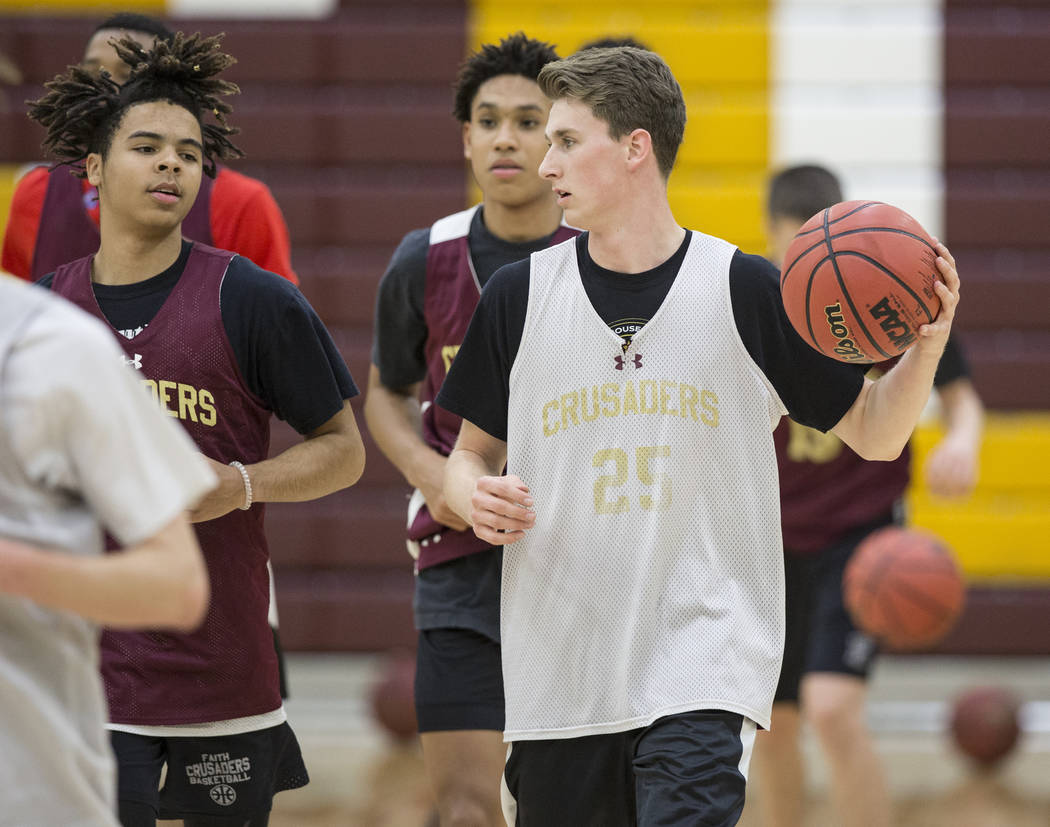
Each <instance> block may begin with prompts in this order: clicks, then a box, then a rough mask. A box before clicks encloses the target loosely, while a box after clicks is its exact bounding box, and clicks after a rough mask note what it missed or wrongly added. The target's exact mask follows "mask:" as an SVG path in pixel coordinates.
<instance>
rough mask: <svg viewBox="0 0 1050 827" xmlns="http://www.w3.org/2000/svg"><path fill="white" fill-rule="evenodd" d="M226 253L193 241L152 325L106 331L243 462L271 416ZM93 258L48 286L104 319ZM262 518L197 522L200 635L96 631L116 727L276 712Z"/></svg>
mask: <svg viewBox="0 0 1050 827" xmlns="http://www.w3.org/2000/svg"><path fill="white" fill-rule="evenodd" d="M233 257H234V254H233V253H229V252H226V251H223V250H216V249H214V248H212V247H208V246H205V245H203V244H194V245H193V249H192V252H191V253H190V256H189V260H188V261H187V264H186V268H185V270H184V272H183V274H182V276H181V278H180V279H179V281H178V283H177V284H176V286H175V288H174V289H173V290H172V292H171V294H170V295H169V296H168V298H167V300H166V301H165V302H164V304H163V306H162V307H161V309H160V311H159V312H158V313H157V315H156V316H154V317H153V319H152V321H150V323H149V325H148V326H147V327H145V328H144V329H143V330H142V332H141V333H139V334H138V335H136V336H135V338H134V339H127V338H125V337H123V336H121V335H120V334H118V333H117V332H116V331H114V336H115V337H116V339H117V341H118V342H119V343H120V344H121V346H122V347H123V348H124V352H125V354H126V357H125V361H126V362H127V363H128V364H129V365H131V366H133V367H134V368H135V369H136V370H138V371H140V376H141V377H142V381H143V383H144V384H145V385H146V386H147V387H148V389H149V391H150V393H151V394H152V395H153V397H154V399H156V400H157V402H158V404H160V406H161V407H162V408H163V410H164V411H165V412H166V413H167V414H168V415H169V416H171V417H174V418H176V419H178V420H179V421H180V422H181V423H182V425H183V427H185V428H186V430H187V432H188V433H189V434H190V436H191V437H192V438H193V440H194V442H195V443H196V444H197V447H198V448H200V450H201V452H202V453H203V454H205V455H206V456H208V457H211V458H212V459H215V460H217V461H219V462H223V463H228V462H230V461H231V460H240V461H241V462H244V463H245V464H251V463H255V462H260V461H261V460H264V459H265V458H266V456H267V454H268V451H269V441H270V428H269V420H270V411H269V409H267V408H266V407H265V405H264V404H263V403H262V402H261V401H260V400H259V399H258V397H256V396H255V395H254V394H253V393H252V392H251V391H250V390H249V389H248V388H247V386H246V385H245V382H244V379H243V377H242V376H241V373H240V370H239V368H238V367H237V362H236V359H235V357H234V353H233V350H232V348H231V346H230V342H229V339H228V337H227V335H226V331H225V329H224V327H223V322H222V316H221V312H220V307H219V290H220V287H221V285H222V279H223V275H224V274H225V272H226V269H227V266H228V265H229V263H230V260H231V259H232V258H233ZM91 261H92V257H91V256H88V257H87V258H82V259H79V260H77V261H74V262H72V263H70V264H67V265H64V266H62V267H59V268H58V270H57V271H56V272H55V276H54V281H53V282H52V290H54V291H55V292H56V293H59V294H60V295H63V296H65V297H66V298H67V299H69V300H71V301H72V302H73V303H74V304H77V305H79V306H80V307H81V308H83V309H84V310H86V311H87V312H88V313H91V314H92V315H94V316H96V317H98V318H101V319H102V320H103V321H106V319H105V317H104V316H103V314H102V311H101V310H100V309H99V306H98V303H97V302H96V300H95V296H94V293H93V291H92V285H91ZM263 514H264V508H263V506H262V505H261V504H256V505H254V506H252V508H251V509H249V510H248V511H240V510H236V511H233V512H231V513H229V514H227V515H225V516H223V517H219V518H218V519H215V520H210V521H208V522H206V523H198V524H197V525H196V526H195V528H196V531H197V538H198V540H199V542H200V545H201V549H202V550H203V551H204V557H205V561H206V563H207V566H208V576H209V579H210V581H211V604H210V607H209V609H208V614H207V617H206V618H205V621H204V623H203V625H202V626H201V627H200V628H199V629H198V630H196V631H195V632H191V633H188V634H178V633H161V632H123V631H119V632H118V631H111V630H106V631H105V632H104V633H103V636H102V676H103V679H104V681H105V685H106V694H107V697H108V700H109V710H110V720H111V721H112V722H114V723H121V724H137V725H174V724H194V723H203V722H209V721H223V720H229V719H232V718H241V717H247V716H250V715H258V714H261V713H264V712H270V711H272V710H275V709H277V708H278V707H280V705H281V696H280V692H279V689H278V675H277V656H276V653H275V650H274V646H273V635H272V632H271V631H270V627H269V624H268V623H267V612H268V609H269V604H270V590H269V578H268V575H267V571H266V561H267V559H268V551H267V546H266V539H265V536H264V534H263Z"/></svg>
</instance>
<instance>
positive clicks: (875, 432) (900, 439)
mask: <svg viewBox="0 0 1050 827" xmlns="http://www.w3.org/2000/svg"><path fill="white" fill-rule="evenodd" d="M939 360H940V353H939V352H936V351H934V352H932V353H931V352H929V351H923V350H920V349H919V348H912V349H911V350H909V351H908V352H907V353H905V354H904V356H903V357H901V359H900V361H899V362H898V363H897V364H896V365H895V366H894V367H893V369H892V370H890V371H889V372H888V373H887V374H885V375H884V376H883V377H881V378H880V379H879V380H878V381H876V382H870V381H867V380H866V381H865V385H864V387H863V389H862V390H861V393H860V395H859V396H858V397H857V401H856V402H855V403H854V405H853V407H852V408H850V410H849V412H848V413H847V414H846V416H845V417H843V421H842V422H840V423H839V424H838V425H836V426H835V428H834V429H832V430H833V431H834V433H835V434H836V436H838V437H840V438H841V439H842V440H843V442H845V443H846V444H847V445H849V446H850V448H852V449H853V450H854V451H855V452H856V453H858V454H859V455H860V456H862V457H863V458H864V459H869V460H893V459H896V458H897V457H899V456H900V453H901V451H903V450H904V446H905V445H907V444H908V440H909V439H910V438H911V435H912V432H913V431H914V430H915V425H916V423H917V422H918V421H919V417H920V416H921V415H922V411H923V409H924V408H925V407H926V403H927V401H928V400H929V398H930V390H931V389H932V388H933V377H934V374H935V373H936V372H937V363H938V361H939Z"/></svg>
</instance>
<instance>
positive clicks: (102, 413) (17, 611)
mask: <svg viewBox="0 0 1050 827" xmlns="http://www.w3.org/2000/svg"><path fill="white" fill-rule="evenodd" d="M121 356H122V353H121V351H120V348H118V347H117V346H116V345H115V344H114V343H113V339H112V337H111V336H110V335H109V334H108V333H107V331H106V330H105V329H104V328H103V327H102V325H100V324H98V323H97V322H95V321H93V320H92V319H89V318H88V317H87V316H86V315H85V314H83V313H81V312H80V311H78V310H76V309H75V308H74V307H72V306H71V305H70V304H69V303H68V302H65V301H62V300H60V299H57V298H55V297H53V296H49V295H48V294H47V293H46V292H44V291H42V290H36V289H33V288H31V287H30V286H29V285H27V284H25V283H24V282H20V281H18V280H17V279H15V278H13V277H11V276H8V275H4V274H2V273H0V733H2V735H0V743H2V744H3V749H4V760H3V762H2V765H0V789H3V807H2V813H0V822H3V823H4V824H12V825H14V824H64V825H67V824H68V825H116V823H117V822H116V801H115V800H114V791H115V788H116V784H115V781H116V778H115V773H114V766H113V756H112V752H111V750H110V747H109V743H108V739H107V738H106V733H105V730H104V728H103V726H104V724H105V721H106V707H105V700H104V698H103V695H102V683H101V681H100V679H99V675H98V627H97V624H105V625H107V626H110V627H117V628H154V629H161V628H171V629H180V630H183V631H189V630H190V629H193V628H194V627H195V626H196V625H197V624H198V623H200V621H201V619H202V618H203V617H204V612H205V609H206V607H207V603H208V579H207V574H206V572H205V568H204V561H203V559H202V557H201V552H200V548H199V546H198V545H197V540H196V537H194V535H193V532H192V530H191V528H190V525H189V522H188V520H187V518H186V513H185V512H186V509H189V508H192V507H193V505H194V504H195V503H196V502H197V500H198V499H199V498H200V497H201V495H203V494H204V493H205V492H206V491H207V490H208V489H209V488H210V487H211V486H212V485H214V483H215V476H214V474H212V472H211V471H210V470H209V469H208V467H207V464H206V463H205V462H204V460H203V459H202V458H201V457H200V455H199V454H197V452H196V451H195V450H194V449H193V445H192V443H191V442H190V441H189V439H187V438H186V435H185V434H184V433H182V432H181V429H179V428H177V427H175V426H174V425H173V424H172V423H171V422H169V421H167V417H164V416H162V415H161V414H160V412H159V411H157V410H156V406H155V405H153V404H152V403H151V402H150V401H149V399H148V398H147V397H146V395H145V394H144V393H143V392H142V388H141V387H140V386H139V385H138V383H137V382H135V381H134V380H133V377H132V376H131V373H130V371H129V370H128V369H127V368H126V367H124V366H123V365H121V363H120V362H121ZM103 530H105V531H107V532H109V534H110V535H111V536H113V537H115V538H116V540H117V542H119V543H120V544H121V546H122V548H121V549H120V551H119V552H118V553H113V554H103V553H102V532H103Z"/></svg>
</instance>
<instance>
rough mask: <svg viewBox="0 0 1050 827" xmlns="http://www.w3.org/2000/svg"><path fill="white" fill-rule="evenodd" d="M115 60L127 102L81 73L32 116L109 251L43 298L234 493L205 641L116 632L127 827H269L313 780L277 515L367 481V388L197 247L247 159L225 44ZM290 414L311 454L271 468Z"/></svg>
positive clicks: (214, 523)
mask: <svg viewBox="0 0 1050 827" xmlns="http://www.w3.org/2000/svg"><path fill="white" fill-rule="evenodd" d="M118 50H119V52H120V56H121V58H122V59H123V60H124V61H125V62H127V63H128V64H129V65H130V66H131V67H132V68H131V73H130V76H129V78H128V80H127V82H126V83H125V84H124V85H122V86H118V85H117V84H116V83H114V82H113V81H112V80H111V79H110V78H109V77H108V76H107V75H106V74H100V75H98V76H95V75H92V74H90V73H88V72H86V71H84V70H83V69H80V68H77V67H73V68H71V69H70V70H69V71H68V72H67V73H66V74H64V75H62V76H60V77H58V78H57V79H55V80H54V81H53V82H51V83H50V84H48V92H47V94H46V95H45V96H44V97H43V98H41V99H40V100H39V101H36V102H35V103H33V104H32V105H31V107H30V116H31V117H32V118H33V119H35V120H36V121H38V122H40V123H41V124H42V125H43V126H44V127H45V128H46V129H47V137H46V140H45V143H44V147H45V149H46V150H48V151H49V152H50V153H51V154H52V155H54V156H55V157H56V158H57V159H58V160H59V161H60V162H61V163H64V164H71V165H75V167H79V168H82V174H84V175H86V176H87V178H88V180H89V181H90V182H91V183H92V184H93V185H94V186H96V187H97V188H98V192H99V203H100V209H101V221H100V231H101V242H100V246H99V249H98V252H97V253H95V254H94V255H93V256H87V257H86V258H82V259H79V260H77V261H74V262H71V263H70V264H66V265H63V266H61V267H59V268H58V269H57V270H56V271H55V272H54V273H53V274H49V275H48V276H45V277H44V278H43V279H42V283H43V284H45V285H46V286H50V288H51V289H52V290H54V291H55V292H56V293H59V294H60V295H63V296H65V297H66V298H68V299H70V300H71V301H73V302H74V303H75V304H77V305H79V306H80V307H82V308H83V309H85V310H87V311H88V312H89V313H92V314H94V315H95V316H97V317H100V318H101V319H103V320H104V321H106V322H107V323H108V324H109V325H110V327H111V328H112V329H113V331H114V335H115V337H116V338H117V340H118V341H119V342H120V344H121V345H122V347H123V350H124V354H125V358H124V361H125V362H126V363H127V364H129V365H131V366H133V367H134V369H135V370H137V371H139V376H140V377H141V378H142V380H143V382H144V384H145V385H146V386H147V387H148V389H149V391H150V393H151V394H152V396H153V397H154V399H155V400H156V401H157V403H158V404H159V405H160V406H161V407H162V408H163V409H164V410H165V412H167V413H168V415H170V416H172V417H174V418H177V419H178V420H180V422H181V423H182V425H183V426H184V427H185V428H186V430H187V431H188V432H189V434H190V436H191V437H193V439H194V441H195V442H196V444H197V447H198V448H199V449H200V451H201V452H202V453H203V454H204V455H205V456H206V457H208V459H209V461H210V465H211V467H212V468H213V469H214V471H215V473H216V474H217V476H218V477H219V486H218V488H216V489H215V491H213V492H212V493H211V494H210V495H208V496H207V497H205V499H204V500H203V501H202V502H201V503H200V504H199V505H198V506H197V508H196V509H195V510H194V511H193V512H192V513H191V518H192V519H193V521H194V522H195V523H196V524H197V525H196V529H197V535H198V538H199V541H200V545H201V548H202V549H203V551H204V554H205V560H206V563H207V566H208V573H209V576H210V579H211V584H212V604H211V608H210V610H209V612H208V615H207V617H206V618H205V621H204V624H203V625H202V626H201V628H200V629H199V630H198V631H196V632H193V633H190V634H135V633H129V632H118V631H115V630H110V631H107V632H106V633H105V634H104V635H103V639H102V674H103V680H104V682H105V685H106V693H107V697H108V701H109V709H110V722H111V723H110V729H111V731H112V742H113V747H114V750H115V752H116V755H117V760H118V769H119V790H118V797H119V802H120V818H121V821H122V822H123V824H124V825H125V827H139V826H140V825H153V824H155V822H156V819H157V817H158V816H159V817H161V818H182V819H184V821H185V823H186V824H187V825H189V827H204V825H209V826H210V825H227V824H237V825H251V827H257V825H265V824H266V823H267V822H268V818H269V810H270V806H271V800H272V797H273V794H274V793H275V792H278V791H280V790H283V789H291V788H294V787H298V786H302V785H303V784H305V783H306V781H307V775H306V769H305V767H304V766H303V762H302V757H301V755H300V752H299V746H298V744H297V742H296V739H295V736H294V734H293V733H292V731H291V729H290V728H289V727H288V724H287V722H286V716H285V711H284V707H283V705H282V703H281V698H280V694H279V691H278V675H277V660H276V655H275V653H274V647H273V640H272V637H271V634H270V629H269V626H268V625H267V619H266V617H267V608H268V603H269V587H268V578H267V574H266V562H267V558H268V551H267V547H266V541H265V537H264V534H263V509H262V503H264V502H281V501H285V502H287V501H302V500H310V499H314V498H316V497H320V496H324V495H325V494H328V493H331V492H332V491H335V490H337V489H340V488H344V487H346V486H348V485H351V484H353V483H354V482H356V481H357V479H358V478H359V477H360V475H361V471H362V470H363V467H364V448H363V446H362V443H361V436H360V434H359V432H358V429H357V424H356V422H355V419H354V414H353V412H352V410H351V408H350V405H349V402H348V400H349V399H350V398H351V397H353V396H355V395H356V394H357V388H356V386H355V385H354V381H353V379H352V378H351V376H350V373H349V371H348V370H347V368H346V365H345V364H344V362H343V360H342V358H341V357H340V355H339V353H338V351H337V350H336V348H335V345H334V344H333V343H332V340H331V337H330V336H329V334H328V332H327V331H326V330H325V328H324V326H323V325H322V323H321V321H320V320H319V319H318V317H317V315H316V313H315V312H314V311H313V309H312V308H311V307H310V305H309V304H308V303H307V302H306V300H305V299H304V298H303V296H302V295H301V294H300V293H299V291H298V290H297V289H296V288H295V287H294V286H292V285H291V284H290V283H289V282H287V281H286V280H284V279H282V278H280V277H279V276H277V275H275V274H273V273H268V272H266V271H263V270H261V269H260V268H259V267H257V266H256V265H254V264H253V263H252V262H251V261H249V260H247V259H245V258H243V257H240V256H237V255H235V254H234V253H230V252H226V251H223V250H217V249H214V248H212V247H208V246H205V245H203V244H200V243H196V242H189V241H185V240H183V238H182V235H181V232H180V228H181V222H182V219H183V218H184V217H185V215H186V213H187V212H188V211H189V209H190V207H191V206H192V204H193V200H194V198H195V197H196V195H197V192H198V189H199V187H200V183H201V176H202V174H203V173H208V174H212V173H213V172H214V169H215V161H216V159H224V158H229V157H232V156H235V155H238V154H239V153H240V150H238V149H237V147H236V146H235V145H234V144H233V143H232V142H231V140H230V139H231V136H232V135H233V134H234V133H235V130H234V129H232V128H231V127H230V126H228V124H227V122H226V116H227V115H228V114H229V113H230V111H231V107H230V105H229V104H228V103H227V102H226V101H225V99H224V98H225V97H226V96H227V95H229V94H231V93H233V92H236V91H237V88H236V86H234V85H233V84H231V83H229V82H227V81H224V80H222V79H221V78H220V74H221V72H222V71H223V70H224V69H225V68H226V67H227V66H229V65H230V64H231V63H232V62H233V59H232V58H231V57H230V56H229V55H226V54H224V53H223V52H222V51H221V49H220V39H219V38H215V37H213V38H204V37H202V36H200V35H196V34H195V35H190V36H184V35H182V34H181V33H180V34H177V35H176V36H175V37H174V38H173V40H172V41H171V42H170V43H167V42H164V41H159V42H157V43H156V44H155V45H154V46H153V48H152V49H150V50H148V51H147V50H146V49H144V48H143V47H142V46H141V45H140V44H138V43H136V42H134V41H133V40H130V39H125V40H122V41H120V43H119V46H118ZM274 413H275V414H277V415H278V416H279V417H281V418H282V419H284V420H286V421H287V422H288V423H289V424H291V425H292V426H293V427H294V428H295V429H296V430H297V431H299V433H300V434H302V435H303V436H304V437H305V439H304V440H303V441H302V442H300V443H298V444H295V445H293V446H292V447H290V448H288V449H287V450H285V451H284V452H282V453H280V454H278V455H276V456H274V457H272V458H270V459H267V458H266V457H267V454H268V450H269V420H270V416H271V414H274ZM165 763H166V764H167V777H166V781H165V784H164V787H163V788H162V789H160V790H159V791H158V785H159V779H160V776H161V771H162V767H163V766H164V764H165Z"/></svg>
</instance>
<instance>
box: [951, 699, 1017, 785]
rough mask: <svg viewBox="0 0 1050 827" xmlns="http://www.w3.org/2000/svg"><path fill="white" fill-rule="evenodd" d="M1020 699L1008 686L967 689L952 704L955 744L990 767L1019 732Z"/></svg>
mask: <svg viewBox="0 0 1050 827" xmlns="http://www.w3.org/2000/svg"><path fill="white" fill-rule="evenodd" d="M1020 710H1021V701H1020V700H1019V699H1018V697H1017V696H1016V695H1015V694H1014V693H1013V692H1011V691H1010V690H1008V689H1004V688H1002V687H997V686H982V687H977V688H975V689H969V690H967V691H966V692H964V693H963V694H961V695H959V696H958V697H956V699H955V701H954V702H953V704H952V717H951V731H952V739H953V740H954V742H955V746H956V747H958V748H959V750H960V751H962V752H963V753H965V754H966V755H968V756H969V757H970V758H971V759H973V760H974V761H975V762H977V763H978V764H980V765H981V766H984V767H991V766H993V765H994V764H997V763H998V762H999V761H1001V760H1002V759H1003V758H1005V757H1006V756H1007V755H1008V754H1009V753H1010V751H1011V750H1013V748H1014V746H1015V745H1016V744H1017V739H1018V738H1019V737H1020V735H1021V722H1020Z"/></svg>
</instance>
